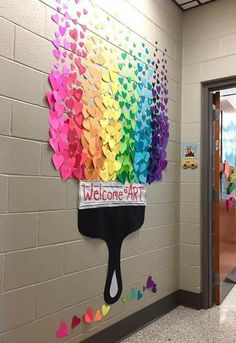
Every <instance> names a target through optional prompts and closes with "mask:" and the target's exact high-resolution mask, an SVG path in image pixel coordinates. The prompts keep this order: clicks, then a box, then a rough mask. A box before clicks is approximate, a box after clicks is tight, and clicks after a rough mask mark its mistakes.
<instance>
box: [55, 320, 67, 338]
mask: <svg viewBox="0 0 236 343" xmlns="http://www.w3.org/2000/svg"><path fill="white" fill-rule="evenodd" d="M68 335H69V334H68V326H67V323H66V322H61V324H60V328H59V330H58V331H57V332H56V337H57V338H64V337H67V336H68Z"/></svg>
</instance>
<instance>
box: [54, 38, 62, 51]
mask: <svg viewBox="0 0 236 343" xmlns="http://www.w3.org/2000/svg"><path fill="white" fill-rule="evenodd" d="M52 42H53V45H54V46H55V47H56V48H57V49H59V48H60V39H58V38H57V39H53V41H52Z"/></svg>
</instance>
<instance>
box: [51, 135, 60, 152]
mask: <svg viewBox="0 0 236 343" xmlns="http://www.w3.org/2000/svg"><path fill="white" fill-rule="evenodd" d="M49 144H50V146H51V148H52V149H53V150H54V151H55V152H57V151H58V139H57V138H50V139H49Z"/></svg>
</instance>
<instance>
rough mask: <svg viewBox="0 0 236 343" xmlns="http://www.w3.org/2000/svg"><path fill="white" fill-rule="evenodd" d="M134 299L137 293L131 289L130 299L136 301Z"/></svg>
mask: <svg viewBox="0 0 236 343" xmlns="http://www.w3.org/2000/svg"><path fill="white" fill-rule="evenodd" d="M136 297H137V291H136V290H135V289H134V288H132V289H131V299H136Z"/></svg>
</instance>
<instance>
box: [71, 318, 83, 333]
mask: <svg viewBox="0 0 236 343" xmlns="http://www.w3.org/2000/svg"><path fill="white" fill-rule="evenodd" d="M80 322H81V320H80V318H79V317H77V316H76V315H74V316H73V318H72V321H71V329H72V330H73V329H74V328H76V326H78V325H79V324H80Z"/></svg>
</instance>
